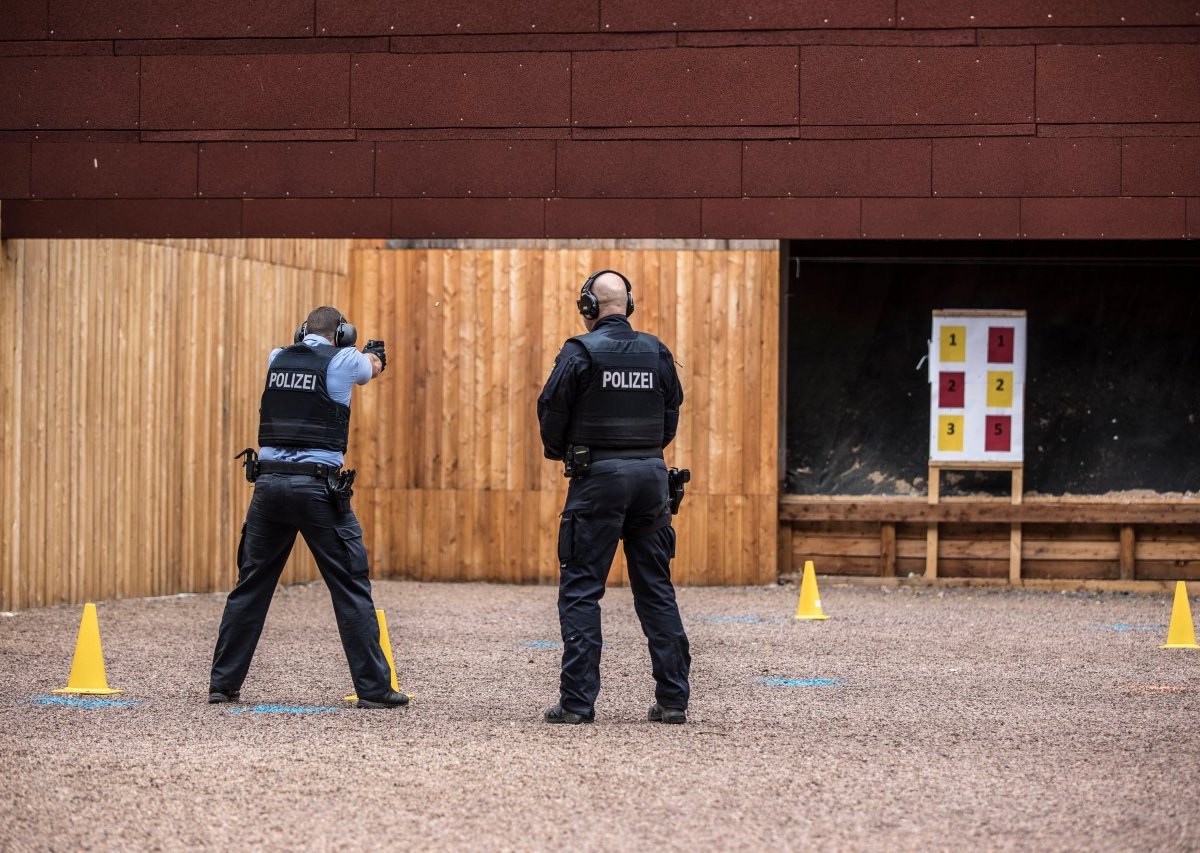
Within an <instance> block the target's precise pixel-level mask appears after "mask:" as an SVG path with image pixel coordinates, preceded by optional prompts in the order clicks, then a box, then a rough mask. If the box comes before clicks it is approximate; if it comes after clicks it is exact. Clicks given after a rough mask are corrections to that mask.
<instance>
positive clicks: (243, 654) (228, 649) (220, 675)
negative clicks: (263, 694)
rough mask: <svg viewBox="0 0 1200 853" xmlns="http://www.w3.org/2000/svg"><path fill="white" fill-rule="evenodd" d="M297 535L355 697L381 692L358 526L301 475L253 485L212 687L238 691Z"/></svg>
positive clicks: (269, 477)
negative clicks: (323, 590) (326, 603)
mask: <svg viewBox="0 0 1200 853" xmlns="http://www.w3.org/2000/svg"><path fill="white" fill-rule="evenodd" d="M297 532H299V533H300V534H301V535H302V536H304V541H305V542H307V543H308V547H309V549H310V550H311V551H312V553H313V557H315V558H316V562H317V568H318V569H320V571H321V577H322V578H324V579H325V585H326V586H327V587H329V594H330V597H331V598H332V599H333V612H334V615H335V616H336V617H337V624H338V632H339V633H340V634H341V637H342V648H343V649H344V650H345V652H346V659H347V661H349V663H350V675H351V677H352V679H353V681H354V689H355V690H356V691H357V692H358V695H359V696H368V697H376V696H382V695H383V694H385V693H387V692H388V691H389V690H390V689H391V670H390V669H389V668H388V663H387V659H386V658H385V657H384V656H383V649H382V647H381V646H380V645H379V621H378V618H377V617H376V615H375V604H374V602H373V601H372V600H371V581H370V579H369V578H368V576H367V572H368V566H367V549H366V547H365V546H364V545H363V533H362V527H361V526H360V525H359V523H358V518H357V517H355V515H354V511H353V510H350V511H349V512H345V513H340V512H338V511H337V510H336V509H335V508H334V506H333V504H332V503H331V502H330V500H329V496H328V491H327V487H326V483H325V481H324V480H323V479H319V478H317V477H310V476H307V475H300V474H262V475H260V476H259V477H258V479H257V480H256V481H255V483H254V497H253V498H252V499H251V501H250V509H249V511H248V512H247V513H246V523H245V524H244V525H243V526H242V539H241V543H240V544H239V545H238V555H237V561H238V582H237V586H235V587H234V588H233V590H232V591H231V592H230V593H229V598H228V599H227V600H226V602H225V615H224V616H223V617H222V619H221V630H220V633H219V635H218V637H217V648H216V651H215V652H214V653H213V667H212V676H211V678H210V680H209V685H210V687H211V688H212V689H216V690H225V691H234V690H239V689H241V686H242V682H243V681H245V680H246V673H247V671H248V670H249V669H250V660H251V658H253V657H254V649H255V647H256V646H257V645H258V639H259V637H260V636H261V635H262V629H263V623H264V622H266V619H267V609H268V608H269V607H270V606H271V597H272V596H273V595H274V594H275V587H276V586H277V585H278V583H279V576H280V575H281V574H282V573H283V566H284V563H286V562H287V558H288V555H289V554H290V553H291V552H292V545H294V544H295V542H296V533H297Z"/></svg>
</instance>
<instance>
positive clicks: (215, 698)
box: [208, 687, 242, 705]
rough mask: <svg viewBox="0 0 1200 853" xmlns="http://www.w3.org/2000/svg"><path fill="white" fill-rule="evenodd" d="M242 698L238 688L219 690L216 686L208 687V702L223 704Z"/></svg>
mask: <svg viewBox="0 0 1200 853" xmlns="http://www.w3.org/2000/svg"><path fill="white" fill-rule="evenodd" d="M241 698H242V691H240V690H221V689H219V688H217V687H210V688H208V704H210V705H224V704H225V703H226V702H237V701H238V700H240V699H241Z"/></svg>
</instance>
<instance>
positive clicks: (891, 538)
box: [879, 521, 896, 578]
mask: <svg viewBox="0 0 1200 853" xmlns="http://www.w3.org/2000/svg"><path fill="white" fill-rule="evenodd" d="M879 574H880V576H881V577H885V578H894V577H895V576H896V524H895V522H892V521H884V522H881V523H880V525H879Z"/></svg>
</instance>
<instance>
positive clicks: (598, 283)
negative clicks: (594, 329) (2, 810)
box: [592, 272, 627, 320]
mask: <svg viewBox="0 0 1200 853" xmlns="http://www.w3.org/2000/svg"><path fill="white" fill-rule="evenodd" d="M592 295H593V296H595V297H596V301H597V302H599V303H600V313H599V314H598V315H596V319H597V320H599V319H600V318H601V317H608V316H609V315H611V314H620V315H622V316H624V314H625V304H626V301H627V297H626V296H625V282H624V281H622V280H621V277H620V276H619V275H617V274H616V273H613V272H606V273H604V274H603V275H601V276H600V277H599V278H597V279H596V280H595V281H594V282H592Z"/></svg>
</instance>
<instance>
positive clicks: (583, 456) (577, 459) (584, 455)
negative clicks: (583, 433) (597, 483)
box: [563, 444, 592, 479]
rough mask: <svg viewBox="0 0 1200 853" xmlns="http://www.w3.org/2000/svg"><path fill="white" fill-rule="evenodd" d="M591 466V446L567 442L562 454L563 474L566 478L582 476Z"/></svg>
mask: <svg viewBox="0 0 1200 853" xmlns="http://www.w3.org/2000/svg"><path fill="white" fill-rule="evenodd" d="M591 467H592V451H591V448H588V447H584V446H583V445H581V444H568V445H567V452H566V453H565V454H564V455H563V476H564V477H566V478H568V479H574V478H575V477H582V476H583V475H584V474H585V473H587V470H588V469H589V468H591Z"/></svg>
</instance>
